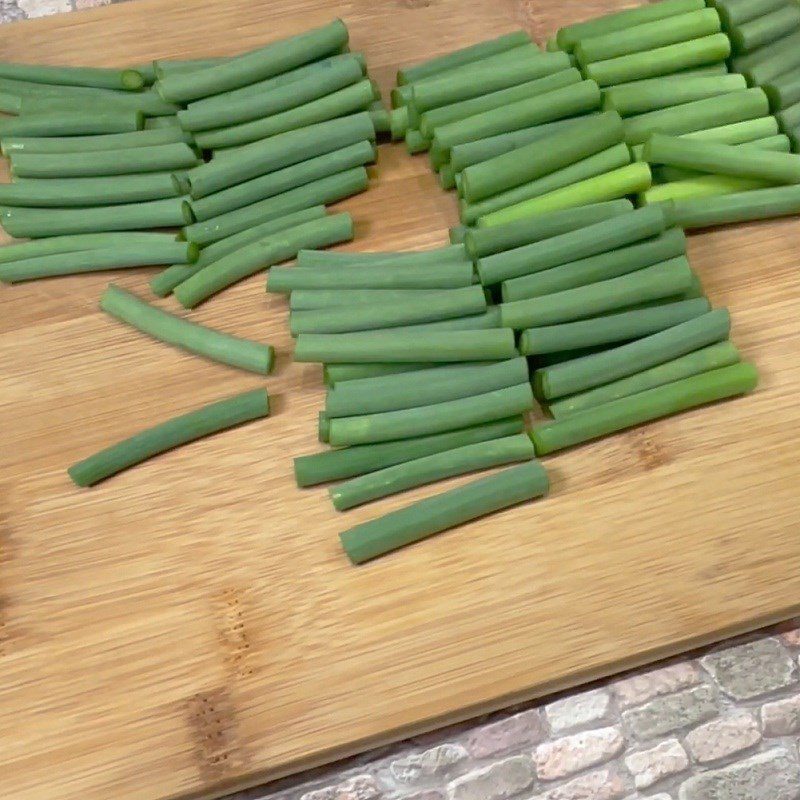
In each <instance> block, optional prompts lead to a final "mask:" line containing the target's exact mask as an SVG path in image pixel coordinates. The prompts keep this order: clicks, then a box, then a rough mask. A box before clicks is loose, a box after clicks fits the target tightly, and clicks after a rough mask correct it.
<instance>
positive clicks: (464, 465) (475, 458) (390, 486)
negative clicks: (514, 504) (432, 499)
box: [328, 433, 535, 511]
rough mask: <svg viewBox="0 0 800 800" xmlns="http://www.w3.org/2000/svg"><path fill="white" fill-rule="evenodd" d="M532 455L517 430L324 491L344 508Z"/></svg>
mask: <svg viewBox="0 0 800 800" xmlns="http://www.w3.org/2000/svg"><path fill="white" fill-rule="evenodd" d="M534 455H535V451H534V448H533V443H532V441H531V438H530V436H528V435H527V434H524V433H519V434H517V435H516V436H507V437H504V438H502V439H492V440H491V441H488V442H479V443H477V444H470V445H466V446H464V447H459V448H457V449H455V450H448V451H446V452H443V453H434V454H433V455H429V456H424V457H423V458H418V459H414V460H413V461H407V462H405V463H403V464H396V465H394V466H392V467H386V468H385V469H381V470H378V471H377V472H373V473H371V474H368V475H363V476H361V477H358V478H353V479H351V480H349V481H346V482H345V483H340V484H339V485H337V486H332V487H331V488H330V489H329V490H328V491H329V494H330V496H331V500H332V501H333V505H334V507H335V508H336V510H337V511H346V510H347V509H349V508H354V507H355V506H359V505H362V504H364V503H368V502H370V501H371V500H378V499H379V498H381V497H388V496H389V495H392V494H397V493H398V492H402V491H405V490H407V489H413V488H414V487H415V486H423V485H425V484H427V483H434V482H435V481H439V480H444V479H445V478H452V477H454V476H456V475H465V474H466V473H468V472H475V471H477V470H483V469H489V468H491V467H497V466H500V465H503V464H510V463H513V462H514V461H530V460H531V459H532V458H533V457H534Z"/></svg>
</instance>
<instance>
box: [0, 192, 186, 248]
mask: <svg viewBox="0 0 800 800" xmlns="http://www.w3.org/2000/svg"><path fill="white" fill-rule="evenodd" d="M185 206H186V203H185V201H184V198H181V197H174V198H167V199H164V200H150V201H147V202H144V203H128V204H126V205H116V206H97V207H95V208H80V209H79V208H5V209H3V210H2V211H0V224H2V226H3V228H5V230H6V232H7V233H8V234H10V235H11V236H13V237H15V238H17V239H23V238H31V239H36V238H38V237H44V236H59V235H65V234H76V233H99V232H102V231H135V230H138V229H141V228H174V227H177V226H179V225H182V224H184V223H185V222H186V221H187V217H186V208H185Z"/></svg>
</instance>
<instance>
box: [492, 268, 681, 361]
mask: <svg viewBox="0 0 800 800" xmlns="http://www.w3.org/2000/svg"><path fill="white" fill-rule="evenodd" d="M691 282H692V272H691V267H690V266H689V261H688V260H687V259H686V257H685V256H678V257H677V258H673V259H671V260H670V261H662V262H661V263H659V264H653V265H652V266H650V267H645V268H644V269H640V270H636V271H635V272H629V273H628V274H627V275H620V276H619V277H618V278H610V279H609V280H605V281H600V282H599V283H590V284H588V285H586V286H578V287H576V288H575V289H566V290H564V291H563V292H556V293H555V294H548V295H545V296H543V297H531V298H529V299H527V300H514V301H512V302H510V303H503V304H502V305H501V306H500V319H501V321H502V323H503V325H504V326H505V327H507V328H514V330H518V331H521V330H524V329H526V328H541V327H544V326H545V325H558V324H560V323H564V322H573V321H574V320H578V319H584V318H586V317H594V316H597V315H599V314H606V313H608V312H610V311H618V310H619V309H623V308H626V307H628V306H635V305H638V304H639V303H647V302H650V301H652V300H661V299H664V298H667V297H671V296H673V295H677V294H680V293H681V292H684V291H686V290H687V289H688V288H689V286H690V284H691ZM590 344H591V343H590ZM563 349H564V350H568V349H572V348H571V347H564V348H563Z"/></svg>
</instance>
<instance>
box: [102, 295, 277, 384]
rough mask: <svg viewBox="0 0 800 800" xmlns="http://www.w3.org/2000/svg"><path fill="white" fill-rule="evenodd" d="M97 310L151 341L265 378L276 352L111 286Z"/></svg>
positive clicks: (266, 346) (258, 343) (268, 346)
mask: <svg viewBox="0 0 800 800" xmlns="http://www.w3.org/2000/svg"><path fill="white" fill-rule="evenodd" d="M100 308H102V309H103V311H105V312H106V313H107V314H110V315H111V316H112V317H114V318H115V319H118V320H120V321H121V322H126V323H127V324H128V325H131V326H132V327H134V328H136V329H137V330H139V331H141V332H142V333H145V334H147V335H148V336H151V337H153V338H154V339H158V340H159V341H161V342H166V343H167V344H171V345H173V346H174V347H180V348H181V349H183V350H187V351H188V352H190V353H196V354H198V355H201V356H205V357H206V358H210V359H211V360H212V361H217V362H218V363H220V364H229V365H230V366H232V367H238V368H239V369H244V370H248V371H249V372H257V373H259V374H260V375H267V374H269V372H270V371H271V370H272V365H273V362H274V359H275V353H274V350H273V348H272V347H271V346H270V345H267V344H261V343H260V342H253V341H250V340H248V339H241V338H239V337H237V336H230V335H229V334H227V333H222V332H221V331H215V330H213V329H211V328H206V327H204V326H203V325H198V324H197V323H194V322H190V321H189V320H186V319H181V318H180V317H176V316H175V315H174V314H170V313H168V312H167V311H162V310H161V309H160V308H156V307H155V306H151V305H149V304H148V303H145V302H144V300H140V299H139V298H138V297H136V295H134V294H131V293H130V292H126V291H125V290H124V289H121V288H119V287H118V286H114V285H113V284H111V285H110V286H109V287H108V288H107V289H106V291H105V292H104V294H103V296H102V298H101V299H100Z"/></svg>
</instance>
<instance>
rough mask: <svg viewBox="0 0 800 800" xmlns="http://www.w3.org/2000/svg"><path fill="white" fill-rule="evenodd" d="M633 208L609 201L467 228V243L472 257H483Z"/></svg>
mask: <svg viewBox="0 0 800 800" xmlns="http://www.w3.org/2000/svg"><path fill="white" fill-rule="evenodd" d="M630 211H633V204H632V203H631V202H630V200H611V201H610V202H608V203H595V204H594V205H588V206H579V207H578V208H568V209H564V210H562V211H554V212H552V213H550V214H542V215H541V216H538V217H532V218H530V219H524V220H518V221H517V222H510V223H508V224H506V225H496V226H494V227H491V228H465V233H464V245H465V247H466V249H467V252H468V253H469V254H470V256H471V257H472V258H474V259H479V258H483V257H484V256H491V255H494V254H495V253H501V252H503V251H504V250H513V249H514V248H516V247H522V246H523V245H526V244H533V243H534V242H539V241H541V240H542V239H550V238H551V237H553V236H560V235H561V234H563V233H569V232H570V231H575V230H578V229H579V228H585V227H586V226H588V225H593V224H594V223H596V222H603V221H604V220H607V219H612V218H613V217H619V216H622V215H624V214H627V213H628V212H630Z"/></svg>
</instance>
